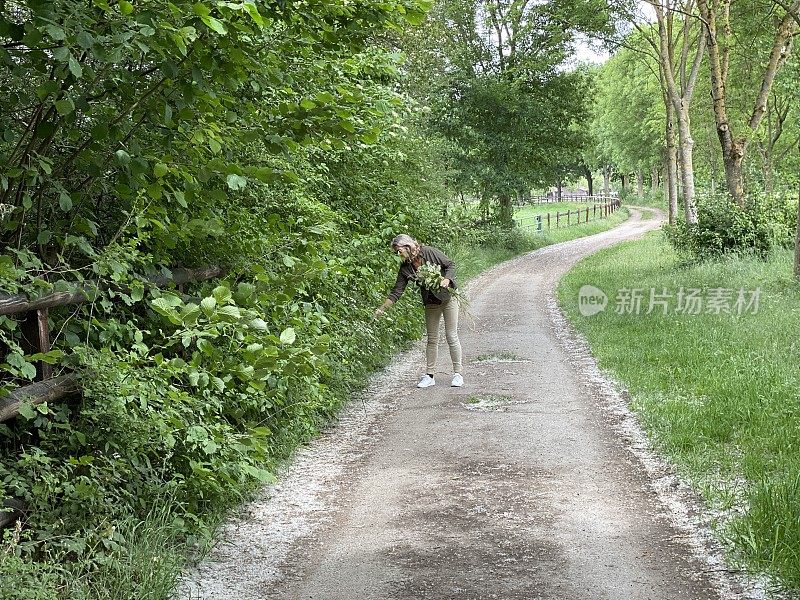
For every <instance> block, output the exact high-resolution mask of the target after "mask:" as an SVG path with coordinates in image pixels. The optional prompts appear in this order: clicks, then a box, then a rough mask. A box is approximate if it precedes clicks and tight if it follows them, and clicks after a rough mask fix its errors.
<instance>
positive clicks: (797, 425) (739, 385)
mask: <svg viewBox="0 0 800 600" xmlns="http://www.w3.org/2000/svg"><path fill="white" fill-rule="evenodd" d="M791 267H792V255H791V253H790V252H788V251H780V252H776V253H775V254H774V255H773V256H771V257H770V258H769V259H768V260H766V261H762V260H759V259H755V258H742V257H738V258H729V259H726V260H724V261H719V262H709V263H703V264H695V265H685V264H681V263H680V261H679V260H678V258H677V256H676V255H675V253H674V252H673V251H672V249H671V248H670V247H669V246H668V244H667V242H666V241H665V240H664V238H663V235H662V234H661V233H659V232H654V233H653V234H651V235H649V236H648V237H647V238H645V239H644V240H642V241H637V242H631V243H626V244H621V245H619V246H615V247H613V248H610V249H607V250H604V251H602V252H600V253H598V254H595V255H593V256H591V257H589V258H587V259H585V260H584V261H582V262H581V263H579V264H578V265H577V266H576V267H575V268H574V269H573V270H572V271H570V273H569V274H568V275H567V276H566V277H565V278H564V279H563V281H562V282H561V285H560V287H559V291H558V293H559V300H560V303H561V306H562V307H563V309H564V311H565V313H566V314H567V315H568V316H569V318H570V319H571V321H572V322H573V323H574V324H575V326H576V327H577V328H578V329H579V330H580V331H581V332H583V333H584V334H585V335H586V337H587V339H588V341H589V343H590V345H591V347H592V351H593V353H594V355H595V356H596V357H597V360H598V362H599V364H600V366H601V367H602V368H605V369H608V370H609V371H610V372H611V373H612V374H613V376H614V377H615V378H616V379H617V380H618V381H620V382H621V383H622V384H623V385H624V386H626V387H627V388H628V390H629V391H630V394H631V398H632V408H633V410H634V411H635V412H636V413H637V415H638V416H639V418H640V421H641V422H642V424H643V426H644V427H645V429H646V430H647V431H648V433H649V435H650V436H651V438H652V440H653V441H654V443H655V444H656V446H657V447H658V448H659V449H660V450H661V451H662V452H664V453H665V454H666V455H667V456H668V457H669V458H670V459H671V460H672V461H673V462H674V463H675V464H676V465H677V466H678V468H679V470H680V471H681V473H682V475H683V476H684V477H685V478H687V479H688V480H690V481H691V482H692V483H693V484H694V485H695V487H696V489H698V490H699V491H700V492H701V493H702V494H703V495H704V496H705V498H706V499H707V501H708V503H709V505H710V506H711V507H713V508H714V509H717V510H722V511H725V514H726V515H727V518H725V519H723V524H722V525H721V526H720V528H719V534H720V536H721V538H722V539H723V540H725V541H726V542H727V543H728V544H729V547H730V549H731V556H732V557H733V558H734V559H735V560H736V561H737V562H740V563H742V564H744V565H745V566H747V567H748V568H750V569H752V570H754V571H765V572H768V573H770V574H772V575H774V576H776V577H777V578H778V579H779V580H780V581H781V582H782V583H783V584H784V585H786V586H788V587H790V588H793V589H796V588H798V587H800V367H798V365H800V340H799V339H798V332H800V285H798V283H797V282H796V281H795V280H794V279H793V278H792V275H791ZM583 285H593V286H596V287H597V288H600V289H601V290H603V291H604V292H605V293H606V294H607V296H608V301H609V304H608V306H607V307H606V309H605V310H604V311H602V312H600V313H598V314H596V315H594V316H582V315H581V312H580V310H579V305H578V295H579V290H580V288H581V286H583ZM681 287H683V288H684V289H685V290H688V289H690V288H697V289H701V290H704V291H703V292H702V293H701V297H705V298H706V299H707V298H708V294H709V292H708V290H710V289H713V288H724V289H731V290H734V293H733V296H734V298H733V301H734V302H735V299H736V296H737V294H736V292H737V291H738V290H739V289H742V288H743V289H745V290H748V291H751V290H754V289H756V288H760V290H761V297H760V301H759V309H758V312H757V313H756V314H753V310H752V309H750V310H744V311H742V312H743V314H741V315H737V314H711V313H705V312H703V313H702V314H697V315H693V314H675V312H674V308H675V306H676V303H677V298H676V297H673V298H672V299H671V300H669V304H670V308H671V310H670V314H667V315H664V314H662V309H661V308H659V309H658V310H655V311H653V313H652V314H649V315H647V314H643V313H645V312H646V311H647V308H648V305H649V295H650V289H651V288H652V289H655V291H656V293H661V292H662V291H663V290H664V289H665V288H666V290H667V292H670V293H672V294H673V295H677V293H678V291H679V290H680V288H681ZM623 288H628V289H633V288H638V289H642V290H644V291H645V293H644V296H645V298H644V301H643V303H642V311H641V312H642V314H638V315H636V314H617V312H616V308H617V306H618V304H617V302H616V298H617V294H618V290H621V289H623ZM707 307H708V304H706V305H705V307H704V310H705V309H706V308H707ZM584 312H585V311H584ZM733 312H734V313H735V312H737V311H736V310H734V311H733Z"/></svg>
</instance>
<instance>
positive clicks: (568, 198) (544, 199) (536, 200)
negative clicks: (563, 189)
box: [521, 194, 619, 205]
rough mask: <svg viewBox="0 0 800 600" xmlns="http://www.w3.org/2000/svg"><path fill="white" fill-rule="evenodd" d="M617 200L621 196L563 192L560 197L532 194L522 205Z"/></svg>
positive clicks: (598, 202)
mask: <svg viewBox="0 0 800 600" xmlns="http://www.w3.org/2000/svg"><path fill="white" fill-rule="evenodd" d="M615 200H619V196H608V195H599V196H597V195H594V196H588V195H585V194H561V196H560V197H559V196H558V195H556V194H553V195H550V194H548V195H546V196H531V197H530V198H529V199H527V200H526V201H525V202H523V203H522V204H521V205H528V204H554V203H557V202H587V203H589V202H593V203H595V204H607V203H609V202H614V201H615Z"/></svg>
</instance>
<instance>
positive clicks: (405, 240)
mask: <svg viewBox="0 0 800 600" xmlns="http://www.w3.org/2000/svg"><path fill="white" fill-rule="evenodd" d="M391 245H392V248H393V249H394V248H397V246H408V247H409V248H411V256H412V258H416V257H417V256H419V253H420V251H421V250H422V246H421V244H420V243H419V242H418V241H417V240H415V239H414V238H412V237H411V236H410V235H406V234H405V233H401V234H400V235H397V236H395V238H394V239H393V240H392V244H391Z"/></svg>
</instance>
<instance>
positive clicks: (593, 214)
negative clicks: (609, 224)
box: [517, 198, 621, 233]
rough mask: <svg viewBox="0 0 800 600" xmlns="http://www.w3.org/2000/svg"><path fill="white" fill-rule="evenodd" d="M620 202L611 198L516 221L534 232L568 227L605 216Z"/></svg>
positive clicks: (619, 204)
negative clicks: (607, 200) (604, 201)
mask: <svg viewBox="0 0 800 600" xmlns="http://www.w3.org/2000/svg"><path fill="white" fill-rule="evenodd" d="M620 206H621V202H620V201H619V199H616V198H615V199H613V200H610V201H609V202H606V203H604V204H594V205H592V206H587V207H586V208H579V209H577V210H567V211H564V212H558V211H556V212H555V213H550V212H548V213H546V214H543V215H533V216H531V217H525V218H524V219H521V220H519V221H517V225H518V226H519V227H522V228H523V229H529V230H531V229H532V230H533V231H535V232H537V233H538V232H542V231H544V230H545V228H546V229H559V228H560V227H570V226H572V225H580V224H582V223H588V222H589V221H596V220H597V219H604V218H605V217H607V216H609V215H611V214H613V213H615V212H616V211H617V210H618V209H619V207H620Z"/></svg>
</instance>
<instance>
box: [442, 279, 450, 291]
mask: <svg viewBox="0 0 800 600" xmlns="http://www.w3.org/2000/svg"><path fill="white" fill-rule="evenodd" d="M449 287H450V280H449V279H448V278H447V277H444V278H443V279H442V289H445V288H449Z"/></svg>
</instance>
